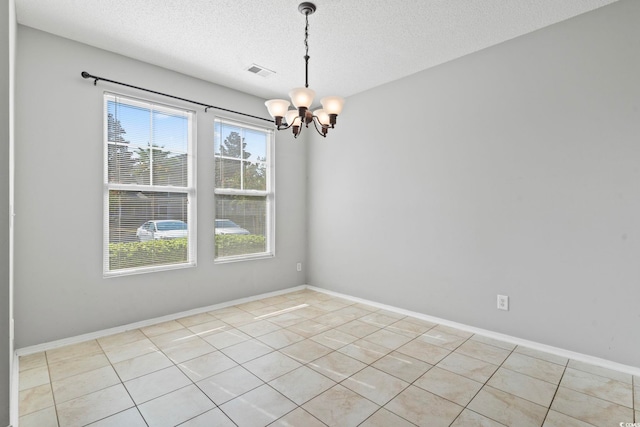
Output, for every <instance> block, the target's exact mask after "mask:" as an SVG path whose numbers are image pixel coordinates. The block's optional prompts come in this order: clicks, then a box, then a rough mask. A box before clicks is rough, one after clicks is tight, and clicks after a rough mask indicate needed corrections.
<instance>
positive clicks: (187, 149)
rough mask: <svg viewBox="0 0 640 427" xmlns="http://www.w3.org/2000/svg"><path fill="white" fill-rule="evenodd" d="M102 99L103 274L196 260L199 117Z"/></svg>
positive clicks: (129, 101) (107, 96)
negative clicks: (196, 147)
mask: <svg viewBox="0 0 640 427" xmlns="http://www.w3.org/2000/svg"><path fill="white" fill-rule="evenodd" d="M104 103H105V104H104V141H105V143H104V150H105V152H104V156H105V173H104V179H105V192H104V211H105V212H104V262H103V264H104V274H105V276H109V275H117V274H128V273H141V272H146V271H156V270H160V269H168V268H176V267H184V266H191V265H195V248H196V245H195V236H196V223H195V196H196V190H195V173H194V172H195V167H194V157H195V156H194V152H195V141H194V138H195V137H194V121H195V114H194V113H193V112H192V111H186V110H183V109H178V108H174V107H168V106H164V105H159V104H154V103H151V102H147V101H143V100H138V99H133V98H129V97H123V96H119V95H115V94H108V93H107V94H105V95H104Z"/></svg>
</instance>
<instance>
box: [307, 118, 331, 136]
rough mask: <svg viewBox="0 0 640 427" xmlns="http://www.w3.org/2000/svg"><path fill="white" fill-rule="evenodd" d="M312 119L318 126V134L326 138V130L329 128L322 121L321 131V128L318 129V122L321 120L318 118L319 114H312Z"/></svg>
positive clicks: (316, 126)
mask: <svg viewBox="0 0 640 427" xmlns="http://www.w3.org/2000/svg"><path fill="white" fill-rule="evenodd" d="M311 121H312V122H313V127H315V128H316V132H318V135H320V136H321V137H323V138H326V137H327V132H326V130H327V128H326V127H325V126H324V125H323V124H322V123H320V126H321V128H322V131H320V129H318V123H319V122H320V120H319V119H318V116H312V119H311ZM307 127H309V126H307Z"/></svg>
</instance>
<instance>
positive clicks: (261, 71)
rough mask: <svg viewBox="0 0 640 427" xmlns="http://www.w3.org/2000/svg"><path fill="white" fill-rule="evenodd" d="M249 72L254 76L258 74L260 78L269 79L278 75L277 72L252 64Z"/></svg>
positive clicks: (248, 69)
mask: <svg viewBox="0 0 640 427" xmlns="http://www.w3.org/2000/svg"><path fill="white" fill-rule="evenodd" d="M247 71H248V72H250V73H253V74H257V75H259V76H260V77H269V76H270V75H272V74H275V73H276V72H275V71H271V70H269V69H267V68H264V67H263V66H261V65H258V64H251V65H250V66H249V68H247Z"/></svg>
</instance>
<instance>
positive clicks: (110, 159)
mask: <svg viewBox="0 0 640 427" xmlns="http://www.w3.org/2000/svg"><path fill="white" fill-rule="evenodd" d="M131 148H132V147H129V146H127V145H115V144H109V145H108V146H107V165H108V173H109V182H115V183H119V184H135V183H136V177H135V176H134V173H133V165H134V164H135V163H136V161H137V160H136V154H135V153H134V152H133V151H132V150H131Z"/></svg>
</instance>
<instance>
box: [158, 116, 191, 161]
mask: <svg viewBox="0 0 640 427" xmlns="http://www.w3.org/2000/svg"><path fill="white" fill-rule="evenodd" d="M188 143H189V120H188V119H187V118H186V117H184V116H180V115H170V114H166V113H163V112H159V111H154V112H153V146H154V147H158V148H164V149H165V150H169V151H178V152H181V153H186V152H187V145H188Z"/></svg>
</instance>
